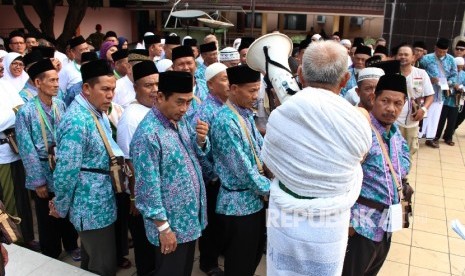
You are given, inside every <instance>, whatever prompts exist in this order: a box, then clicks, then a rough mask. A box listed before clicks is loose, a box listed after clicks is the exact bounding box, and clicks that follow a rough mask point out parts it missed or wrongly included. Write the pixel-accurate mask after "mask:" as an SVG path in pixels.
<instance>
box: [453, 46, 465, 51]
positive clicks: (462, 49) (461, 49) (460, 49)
mask: <svg viewBox="0 0 465 276" xmlns="http://www.w3.org/2000/svg"><path fill="white" fill-rule="evenodd" d="M455 50H456V51H460V52H462V51H464V50H465V48H458V47H457V48H455Z"/></svg>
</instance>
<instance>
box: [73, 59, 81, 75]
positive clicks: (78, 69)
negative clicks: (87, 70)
mask: <svg viewBox="0 0 465 276" xmlns="http://www.w3.org/2000/svg"><path fill="white" fill-rule="evenodd" d="M73 64H74V68H76V70H77V71H78V72H79V73H81V69H80V68H78V67H77V64H76V61H75V60H73Z"/></svg>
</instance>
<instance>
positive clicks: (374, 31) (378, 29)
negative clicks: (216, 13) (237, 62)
mask: <svg viewBox="0 0 465 276" xmlns="http://www.w3.org/2000/svg"><path fill="white" fill-rule="evenodd" d="M258 12H260V11H258ZM316 17H317V15H316V14H307V28H306V30H305V31H295V30H284V33H286V34H288V35H289V36H293V35H306V34H307V33H308V32H310V30H311V27H313V29H314V31H315V33H319V32H320V31H321V30H322V29H324V31H325V32H326V34H327V35H328V36H329V35H332V34H333V21H334V16H332V15H326V22H325V23H324V24H318V23H317V21H316ZM226 18H227V19H228V20H229V21H231V23H233V24H234V25H237V16H236V13H235V12H229V13H227V14H226ZM278 18H279V14H278V13H268V22H267V31H268V32H272V31H274V30H278V29H279V26H278V20H279V19H278ZM340 20H341V21H342V20H344V17H342V16H341V18H340ZM383 23H384V18H383V17H365V20H364V21H363V24H362V26H360V27H356V26H349V28H348V31H347V33H346V34H343V36H344V38H354V37H358V36H360V37H364V38H366V37H371V38H378V37H381V35H382V33H383ZM233 30H234V28H233ZM250 31H251V30H250V29H246V30H245V32H246V33H250ZM339 31H340V32H341V33H343V31H344V30H339ZM260 32H261V29H259V28H258V29H257V28H255V30H254V35H255V36H260V34H261V33H260Z"/></svg>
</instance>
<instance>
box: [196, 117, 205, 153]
mask: <svg viewBox="0 0 465 276" xmlns="http://www.w3.org/2000/svg"><path fill="white" fill-rule="evenodd" d="M195 131H196V132H197V144H198V145H199V147H203V146H204V145H205V140H206V139H207V134H208V124H207V123H205V122H202V121H201V120H200V119H197V127H196V128H195Z"/></svg>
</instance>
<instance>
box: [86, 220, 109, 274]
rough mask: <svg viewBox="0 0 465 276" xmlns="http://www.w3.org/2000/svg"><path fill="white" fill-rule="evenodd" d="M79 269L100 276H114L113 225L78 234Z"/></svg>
mask: <svg viewBox="0 0 465 276" xmlns="http://www.w3.org/2000/svg"><path fill="white" fill-rule="evenodd" d="M79 237H80V238H81V268H82V269H84V270H87V271H90V272H93V273H95V274H98V275H101V276H115V275H116V248H115V225H114V224H110V225H109V226H107V227H104V228H101V229H93V230H87V231H81V232H79Z"/></svg>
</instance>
